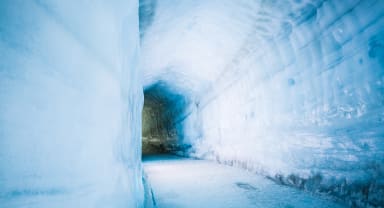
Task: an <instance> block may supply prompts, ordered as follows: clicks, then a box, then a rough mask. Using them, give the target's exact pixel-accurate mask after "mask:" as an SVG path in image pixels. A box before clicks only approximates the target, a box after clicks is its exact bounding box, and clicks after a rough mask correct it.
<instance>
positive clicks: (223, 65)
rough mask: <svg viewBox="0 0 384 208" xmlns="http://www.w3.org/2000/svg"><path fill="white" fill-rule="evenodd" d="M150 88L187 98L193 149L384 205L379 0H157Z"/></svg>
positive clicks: (149, 45) (146, 60)
mask: <svg viewBox="0 0 384 208" xmlns="http://www.w3.org/2000/svg"><path fill="white" fill-rule="evenodd" d="M155 9H156V11H155V12H152V13H151V14H155V16H154V18H153V21H152V22H151V25H150V26H149V27H148V28H146V29H145V36H144V39H143V40H142V56H141V59H142V65H143V66H142V67H143V69H144V81H145V84H146V85H150V84H151V83H154V82H156V80H172V81H169V83H172V84H173V85H174V86H177V87H178V88H181V89H184V91H185V95H186V96H188V97H189V98H190V99H191V100H193V102H192V104H191V105H190V106H189V107H188V109H189V111H187V112H186V113H184V114H185V119H184V120H182V121H181V122H180V126H182V128H183V129H184V141H185V142H187V143H189V144H191V145H192V149H191V151H190V155H192V156H197V157H201V158H206V159H212V160H217V161H219V162H222V163H227V164H232V165H238V166H241V167H244V168H247V169H249V170H252V171H255V172H258V173H262V174H264V175H266V176H268V177H270V178H271V179H273V180H276V181H277V182H279V183H283V184H287V185H292V186H296V187H298V188H301V189H306V190H309V191H313V192H317V193H326V194H329V195H332V196H334V197H335V198H338V199H340V200H342V201H344V202H346V203H347V204H349V205H350V206H359V207H366V206H373V207H375V206H383V204H384V201H383V199H384V198H383V197H382V196H383V193H384V183H383V179H384V167H383V165H384V145H383V139H384V128H383V126H384V62H383V60H384V47H383V46H384V30H383V29H384V18H383V17H384V12H383V11H384V2H383V1H374V0H363V1H358V0H348V1H337V0H331V1H321V0H312V1H309V0H308V1H293V0H292V1H289V0H282V1H233V0H232V1H231V0H224V1H180V2H177V3H175V2H174V1H171V0H169V1H167V0H164V1H157V4H156V8H155Z"/></svg>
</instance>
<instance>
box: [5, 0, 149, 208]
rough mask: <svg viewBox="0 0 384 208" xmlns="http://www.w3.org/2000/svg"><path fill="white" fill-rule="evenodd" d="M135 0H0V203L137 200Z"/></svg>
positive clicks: (135, 203)
mask: <svg viewBox="0 0 384 208" xmlns="http://www.w3.org/2000/svg"><path fill="white" fill-rule="evenodd" d="M138 28H139V27H138V2H136V1H134V0H128V1H120V0H116V1H108V2H106V1H100V0H96V1H91V2H90V1H86V0H76V1H74V0H73V1H72V0H69V1H54V0H44V1H40V0H36V1H22V0H20V1H19V0H9V1H8V0H5V1H1V3H0V57H1V58H0V59H1V61H0V207H4V208H5V207H140V206H141V205H142V201H143V191H142V184H141V164H140V160H141V159H140V158H141V152H140V151H141V117H140V116H141V108H142V102H143V95H142V87H141V81H140V74H139V70H138V67H137V63H138V62H137V60H138V58H137V56H138V54H137V53H138V40H139V31H138Z"/></svg>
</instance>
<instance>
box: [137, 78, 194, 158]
mask: <svg viewBox="0 0 384 208" xmlns="http://www.w3.org/2000/svg"><path fill="white" fill-rule="evenodd" d="M186 104H187V99H186V98H185V97H184V96H183V95H182V94H180V93H177V92H176V91H175V89H173V88H172V87H170V86H169V85H167V84H166V83H164V82H158V83H156V84H154V85H152V86H150V87H148V88H147V89H145V90H144V107H143V111H142V118H143V119H142V154H143V155H151V154H177V153H178V152H179V151H181V150H182V149H183V145H182V144H181V141H182V138H183V132H182V128H181V127H180V125H179V120H180V117H181V116H182V115H183V114H184V112H185V106H186Z"/></svg>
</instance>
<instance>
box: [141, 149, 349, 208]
mask: <svg viewBox="0 0 384 208" xmlns="http://www.w3.org/2000/svg"><path fill="white" fill-rule="evenodd" d="M143 163H144V171H145V174H146V175H147V183H149V186H150V188H151V189H152V190H151V191H152V193H153V196H152V200H153V201H154V202H155V204H156V207H158V208H176V207H177V208H186V207H193V208H197V207H199V208H203V207H209V208H214V207H218V208H226V207H236V208H246V207H261V208H270V207H274V208H275V207H281V208H294V207H295V208H299V207H303V208H308V207H313V208H314V207H319V208H320V207H321V208H324V207H343V206H342V205H339V204H336V203H334V202H331V201H328V200H326V199H322V198H320V197H318V196H313V195H311V194H310V193H306V192H303V191H300V190H296V189H293V188H290V187H286V186H281V185H278V184H275V183H274V182H272V181H270V180H268V179H266V178H264V177H262V176H258V175H255V174H253V173H250V172H248V171H245V170H242V169H239V168H235V167H229V166H225V165H220V164H217V163H214V162H211V161H205V160H194V159H190V158H181V157H177V156H171V155H154V156H145V157H144V158H143Z"/></svg>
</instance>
